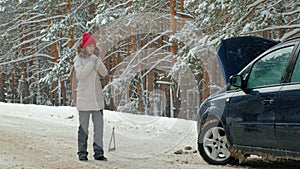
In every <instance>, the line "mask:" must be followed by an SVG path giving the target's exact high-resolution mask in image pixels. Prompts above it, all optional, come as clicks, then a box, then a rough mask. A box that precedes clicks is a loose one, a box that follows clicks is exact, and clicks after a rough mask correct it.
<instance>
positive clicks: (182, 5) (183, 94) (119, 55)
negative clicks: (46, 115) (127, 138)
mask: <svg viewBox="0 0 300 169" xmlns="http://www.w3.org/2000/svg"><path fill="white" fill-rule="evenodd" d="M299 18H300V2H299V1H297V0H276V1H274V0H248V1H244V0H163V1H159V0H119V1H115V0H56V1H52V0H0V48H1V50H0V102H7V103H23V104H39V105H52V106H62V105H65V106H70V105H71V102H72V92H71V88H72V83H71V82H72V66H73V59H74V57H75V56H76V48H77V46H78V44H79V43H80V40H81V35H82V34H83V33H84V32H90V33H92V34H93V35H95V37H97V38H96V39H97V46H98V47H99V48H100V49H101V57H102V58H103V60H104V62H105V65H106V67H107V68H108V70H109V75H108V76H106V77H104V78H101V79H99V80H101V82H102V86H103V88H104V89H103V90H104V94H105V105H106V109H109V110H118V111H123V112H131V113H134V114H149V115H158V116H167V117H178V118H185V119H195V118H196V112H197V107H198V106H199V105H200V104H201V102H202V101H203V100H204V99H205V98H207V97H208V96H209V95H211V94H212V93H214V92H216V91H218V90H219V89H221V88H222V87H224V85H225V84H224V80H223V77H222V75H221V73H220V69H219V65H218V61H217V58H216V52H217V49H218V45H219V43H220V40H221V39H225V38H229V37H236V36H249V35H254V36H262V37H265V38H270V39H274V40H281V41H282V40H285V39H288V38H292V37H296V36H299V34H300V20H299Z"/></svg>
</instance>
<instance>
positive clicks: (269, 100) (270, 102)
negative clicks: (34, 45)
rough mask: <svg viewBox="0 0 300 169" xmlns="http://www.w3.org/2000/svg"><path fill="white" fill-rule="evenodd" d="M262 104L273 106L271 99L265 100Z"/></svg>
mask: <svg viewBox="0 0 300 169" xmlns="http://www.w3.org/2000/svg"><path fill="white" fill-rule="evenodd" d="M262 104H263V105H265V106H267V105H271V104H274V100H273V99H265V100H263V101H262Z"/></svg>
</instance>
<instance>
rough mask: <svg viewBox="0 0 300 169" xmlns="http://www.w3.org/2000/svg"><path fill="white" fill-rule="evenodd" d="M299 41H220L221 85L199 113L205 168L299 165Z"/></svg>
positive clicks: (238, 39)
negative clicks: (258, 160)
mask: <svg viewBox="0 0 300 169" xmlns="http://www.w3.org/2000/svg"><path fill="white" fill-rule="evenodd" d="M299 43H300V37H299V38H294V39H290V40H287V41H284V42H280V43H279V42H276V41H271V40H267V39H263V38H259V37H239V38H231V39H227V40H224V41H222V43H221V47H220V49H219V52H218V58H219V61H220V63H221V65H222V66H221V67H222V71H223V74H224V78H225V81H226V82H227V83H228V85H227V86H226V87H225V88H223V90H221V91H219V92H218V93H216V94H214V95H212V96H210V97H209V98H208V99H206V100H205V101H204V102H203V103H202V104H201V106H200V109H199V112H198V120H197V122H198V123H197V124H198V150H199V153H200V155H201V156H202V158H203V159H204V160H205V161H206V162H208V163H209V164H217V165H225V164H228V163H231V162H233V161H236V160H239V161H240V162H242V161H243V160H244V159H245V158H247V157H248V156H249V155H259V156H261V157H262V158H263V159H265V160H276V159H296V160H299V159H300V53H299V49H300V44H299Z"/></svg>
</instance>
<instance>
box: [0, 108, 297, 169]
mask: <svg viewBox="0 0 300 169" xmlns="http://www.w3.org/2000/svg"><path fill="white" fill-rule="evenodd" d="M195 124H196V123H195V122H194V121H186V120H178V119H177V120H174V119H169V118H158V117H150V116H136V115H131V114H124V113H118V112H110V111H105V137H104V138H105V139H104V145H105V153H106V156H107V158H108V161H107V162H99V161H95V160H93V158H92V149H91V146H90V145H91V142H89V152H90V154H89V159H90V160H89V161H88V162H80V161H78V160H77V155H76V146H77V141H76V136H77V112H76V110H75V109H74V108H70V107H47V106H35V105H20V104H19V105H11V104H4V103H0V136H1V137H0V145H1V146H0V168H1V169H7V168H12V169H15V168H17V169H19V168H20V169H21V168H22V169H29V168H30V169H31V168H36V169H38V168H46V169H48V168H49V169H50V168H51V169H52V168H59V169H63V168H68V169H70V168H105V169H116V168H118V169H148V168H149V169H150V168H151V169H152V168H160V169H169V168H178V169H179V168H180V169H196V168H204V169H218V168H222V169H230V168H248V169H265V168H278V169H279V168H287V169H292V168H293V169H294V168H300V162H292V161H291V162H284V163H276V164H269V163H264V162H261V161H260V160H259V159H250V160H248V161H247V162H246V163H245V164H243V165H242V166H210V165H207V164H206V163H205V162H204V161H203V160H202V159H201V158H200V157H199V155H198V153H195V149H196V145H195V143H196V141H195V139H196V136H195V132H196V131H195ZM91 127H92V126H90V138H91V137H92V134H93V133H92V130H91V129H92V128H91ZM112 127H115V128H116V130H115V138H116V147H115V148H116V150H115V151H108V145H109V142H110V138H111V133H112ZM188 146H190V147H191V148H192V149H191V150H185V147H188ZM112 147H113V146H112ZM178 150H182V151H181V152H182V153H180V154H175V152H178Z"/></svg>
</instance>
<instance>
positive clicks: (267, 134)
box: [229, 47, 292, 148]
mask: <svg viewBox="0 0 300 169" xmlns="http://www.w3.org/2000/svg"><path fill="white" fill-rule="evenodd" d="M291 51H292V48H289V47H287V48H280V49H277V50H274V51H272V52H270V53H268V54H266V55H265V56H263V57H261V58H260V59H259V60H257V61H255V62H254V63H253V65H252V68H251V69H250V71H249V73H248V75H247V76H246V77H245V78H246V79H245V88H244V90H238V91H237V92H236V93H235V95H234V96H232V97H231V98H230V102H229V107H230V108H229V110H230V115H231V123H230V124H231V125H230V130H231V133H232V136H233V139H234V142H235V143H236V144H237V145H241V146H251V147H264V148H276V147H277V146H278V144H277V141H276V135H275V119H276V109H277V107H276V103H277V99H278V93H279V90H280V88H281V87H282V84H281V82H282V79H283V75H284V74H285V71H286V68H287V65H288V62H289V59H290V55H291Z"/></svg>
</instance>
